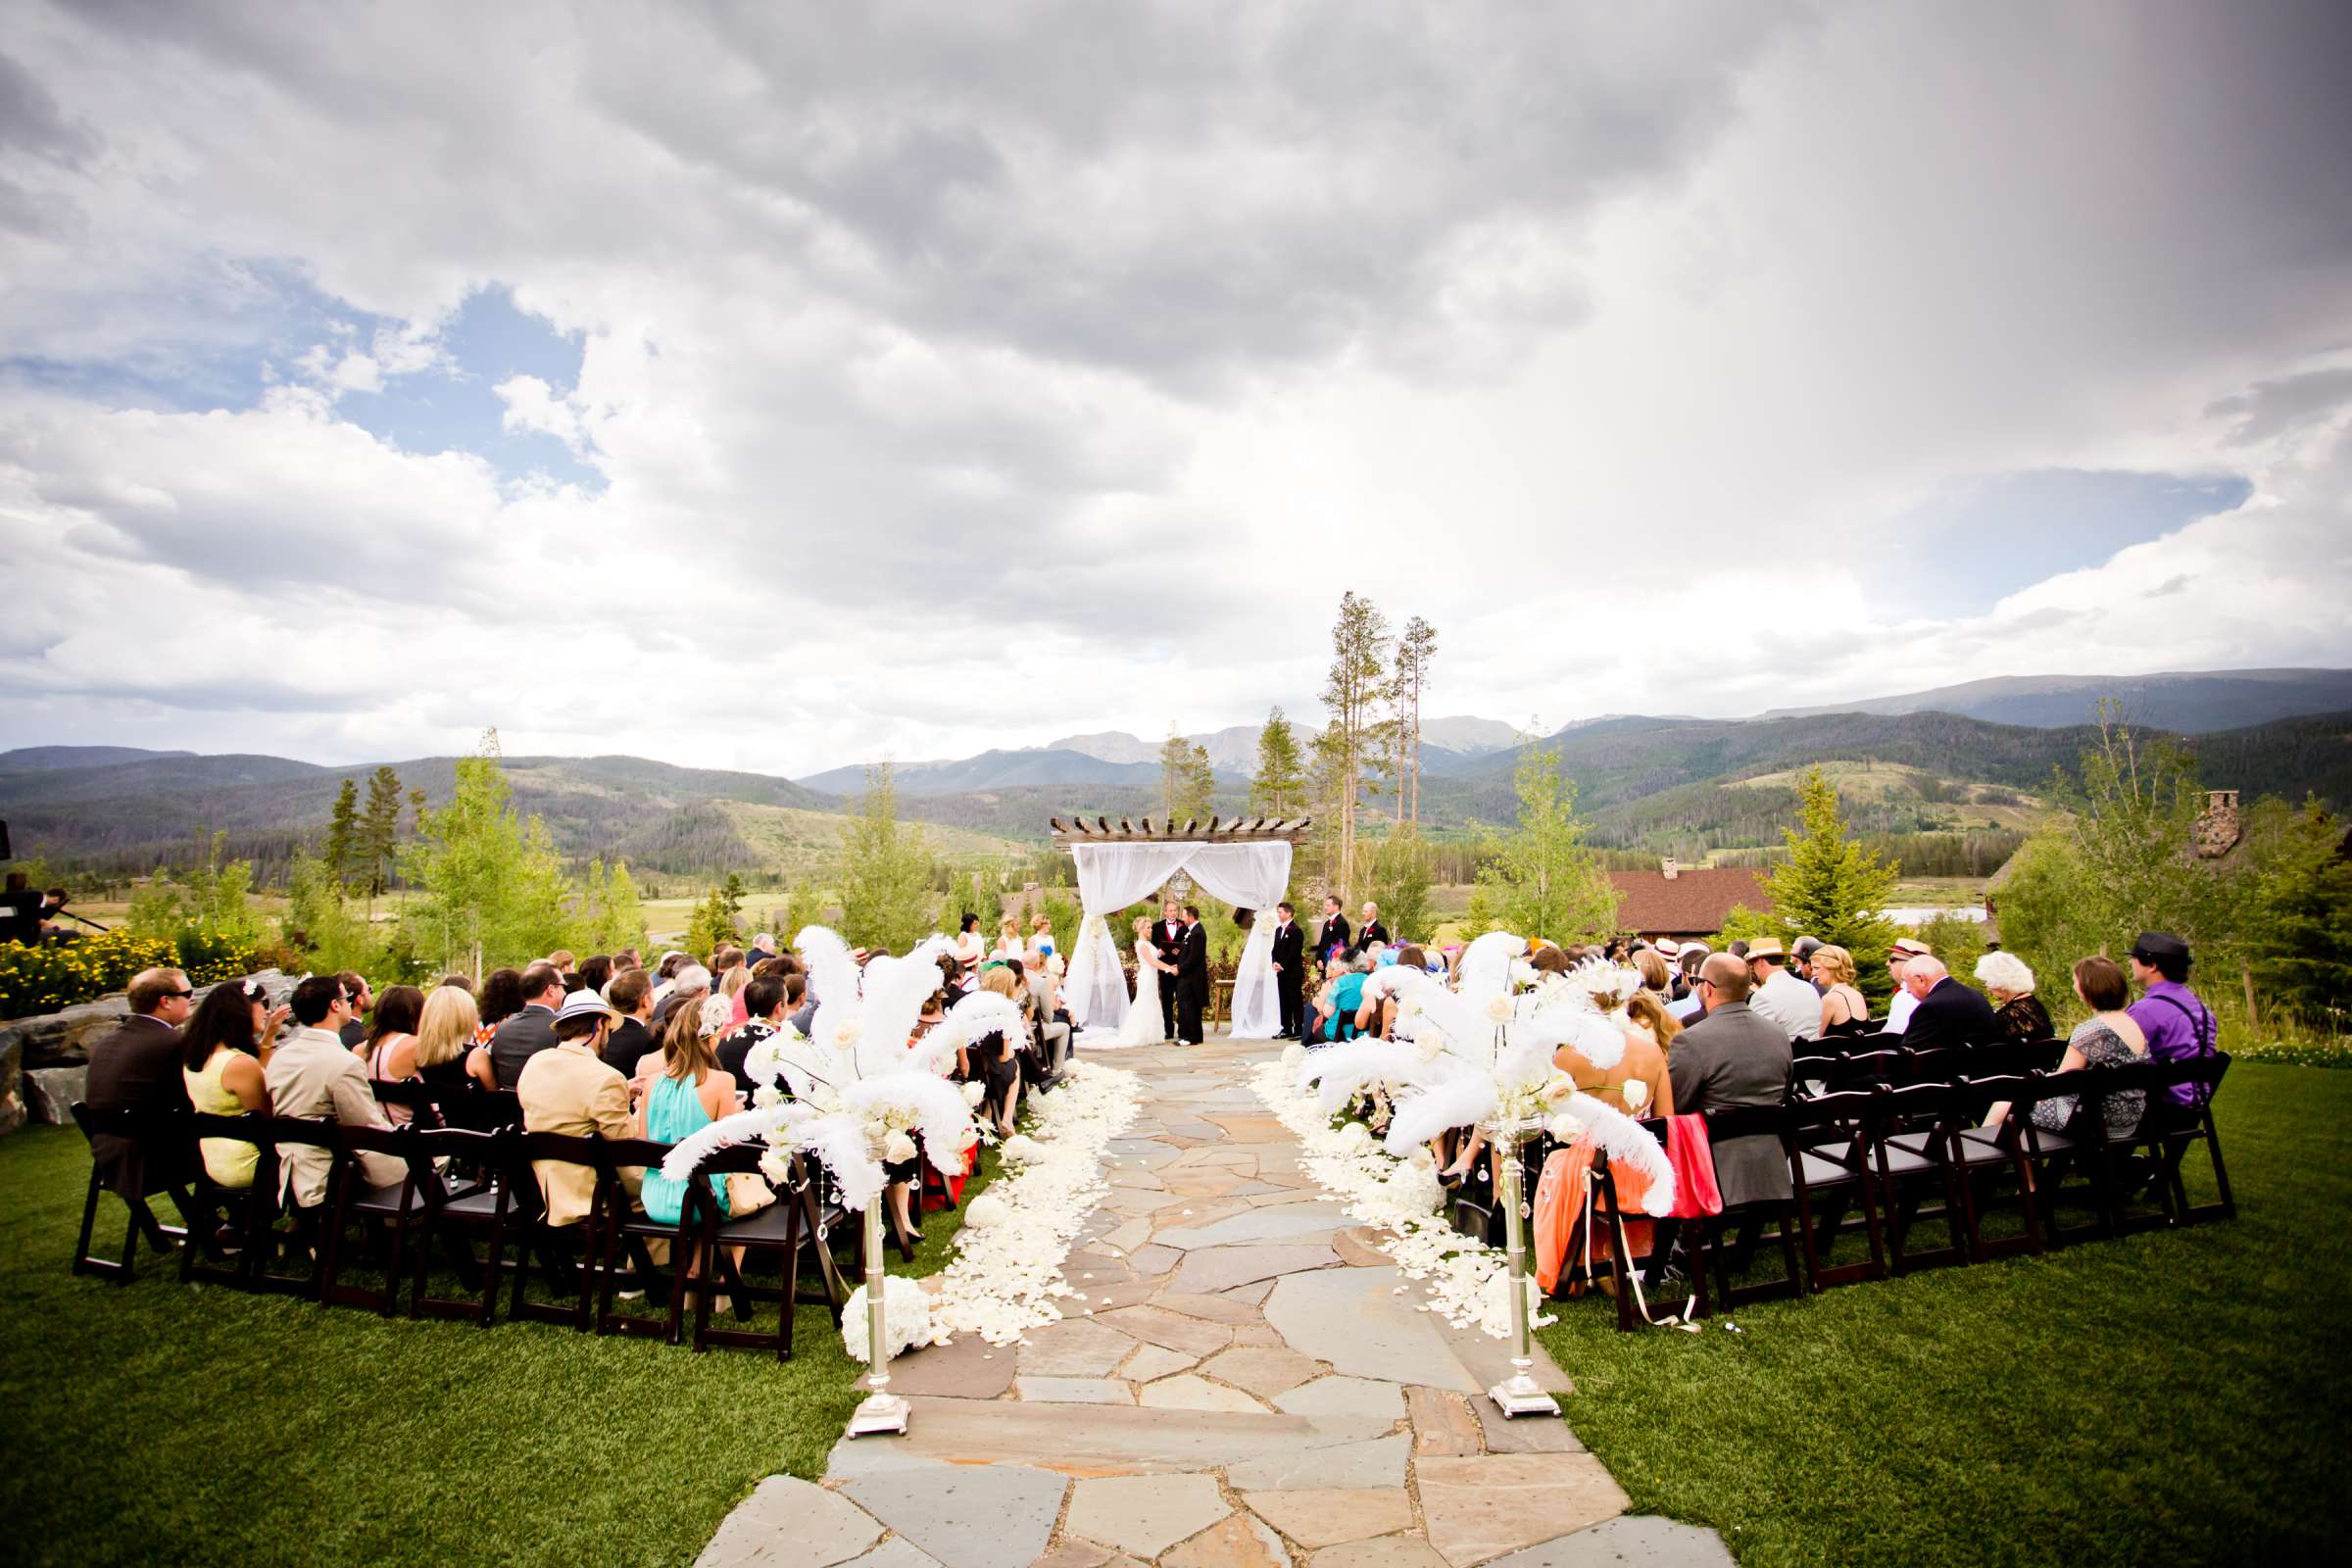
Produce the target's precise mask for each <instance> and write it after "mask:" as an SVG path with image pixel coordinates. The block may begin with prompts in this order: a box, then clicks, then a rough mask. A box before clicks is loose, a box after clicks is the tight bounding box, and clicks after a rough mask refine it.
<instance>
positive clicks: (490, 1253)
mask: <svg viewBox="0 0 2352 1568" xmlns="http://www.w3.org/2000/svg"><path fill="white" fill-rule="evenodd" d="M516 1136H517V1135H516V1134H515V1133H512V1132H496V1133H477V1132H468V1131H466V1130H465V1129H462V1128H446V1129H442V1128H435V1129H428V1130H426V1131H423V1132H419V1133H417V1135H416V1138H415V1140H414V1141H413V1142H412V1143H411V1144H410V1145H409V1148H408V1152H409V1154H410V1156H411V1159H412V1163H411V1165H410V1167H409V1169H410V1173H411V1174H412V1175H413V1176H415V1177H416V1178H417V1196H418V1197H419V1198H420V1199H421V1200H422V1219H421V1221H420V1223H419V1225H418V1227H417V1229H418V1235H417V1258H416V1264H415V1272H414V1273H413V1274H412V1275H411V1276H410V1281H409V1316H411V1317H412V1318H425V1317H432V1318H471V1319H472V1320H473V1321H474V1322H475V1323H477V1324H479V1325H481V1326H482V1327H483V1328H488V1327H489V1326H490V1324H491V1323H492V1322H493V1321H494V1320H495V1319H496V1318H497V1315H498V1287H499V1281H500V1279H501V1277H502V1265H503V1264H504V1261H505V1258H506V1232H507V1216H508V1212H509V1209H510V1208H511V1206H512V1201H513V1187H512V1184H511V1183H510V1182H509V1181H508V1179H507V1173H508V1171H509V1169H510V1167H511V1165H512V1150H511V1147H510V1146H511V1145H512V1144H513V1143H514V1142H515V1138H516ZM444 1160H446V1161H447V1162H448V1166H449V1168H451V1169H459V1168H466V1169H473V1170H480V1171H484V1172H487V1173H488V1178H489V1179H488V1180H486V1181H483V1182H480V1183H477V1184H471V1185H468V1186H465V1187H462V1188H460V1187H453V1186H450V1185H448V1184H447V1181H446V1178H444V1177H442V1176H441V1175H440V1174H439V1168H440V1165H441V1162H442V1161H444ZM419 1163H421V1165H422V1166H423V1167H424V1168H425V1169H429V1170H433V1171H434V1172H435V1175H434V1176H433V1178H432V1179H431V1180H430V1181H429V1182H428V1181H427V1180H426V1179H425V1177H424V1176H423V1174H422V1172H421V1171H419V1169H418V1164H419ZM523 1170H524V1172H525V1174H526V1176H527V1175H528V1173H529V1170H530V1167H529V1165H528V1164H527V1163H526V1164H525V1165H524V1166H523ZM531 1191H532V1192H533V1193H534V1194H535V1193H536V1192H537V1191H538V1188H537V1186H536V1184H533V1185H532V1187H531ZM475 1235H479V1236H480V1237H481V1238H482V1240H483V1241H484V1243H485V1244H486V1247H485V1256H484V1259H483V1260H482V1261H481V1262H479V1263H476V1262H475V1260H474V1256H473V1248H472V1243H471V1241H470V1238H471V1237H472V1236H475ZM436 1239H437V1240H439V1241H440V1242H441V1243H442V1244H443V1247H444V1249H445V1250H447V1251H448V1253H449V1257H450V1263H451V1265H452V1266H453V1267H454V1268H455V1269H456V1270H457V1274H458V1280H459V1283H461V1284H463V1285H465V1286H466V1288H467V1289H469V1290H475V1291H476V1293H477V1294H476V1295H475V1296H474V1297H472V1298H471V1299H467V1298H465V1297H454V1296H434V1295H432V1294H431V1293H430V1291H429V1290H428V1289H427V1275H428V1273H429V1271H430V1269H431V1267H432V1259H433V1243H434V1241H435V1240H436Z"/></svg>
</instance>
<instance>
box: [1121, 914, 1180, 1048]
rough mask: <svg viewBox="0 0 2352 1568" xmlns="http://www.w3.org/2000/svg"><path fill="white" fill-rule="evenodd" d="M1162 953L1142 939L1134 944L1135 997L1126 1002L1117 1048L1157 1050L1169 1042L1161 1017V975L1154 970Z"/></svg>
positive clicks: (1138, 939)
mask: <svg viewBox="0 0 2352 1568" xmlns="http://www.w3.org/2000/svg"><path fill="white" fill-rule="evenodd" d="M1158 957H1159V950H1158V949H1157V948H1155V947H1153V946H1152V944H1151V943H1150V942H1148V941H1145V940H1143V939H1142V938H1140V937H1139V938H1137V939H1136V944H1135V995H1134V996H1131V997H1129V998H1128V999H1127V1016H1125V1017H1124V1018H1121V1019H1120V1020H1119V1038H1118V1039H1117V1040H1115V1041H1113V1042H1111V1043H1112V1044H1113V1045H1115V1046H1122V1047H1124V1046H1156V1045H1158V1044H1159V1043H1160V1042H1161V1041H1162V1040H1164V1039H1166V1038H1167V1031H1166V1029H1165V1028H1164V1026H1163V1023H1162V1020H1161V1018H1160V1016H1159V971H1158V970H1157V969H1154V968H1152V963H1153V962H1155V961H1156V960H1157V959H1158Z"/></svg>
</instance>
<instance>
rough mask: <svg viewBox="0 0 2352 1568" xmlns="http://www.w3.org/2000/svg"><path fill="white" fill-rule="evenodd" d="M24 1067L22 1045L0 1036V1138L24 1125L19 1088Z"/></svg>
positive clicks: (12, 1038) (6, 1036) (22, 1094)
mask: <svg viewBox="0 0 2352 1568" xmlns="http://www.w3.org/2000/svg"><path fill="white" fill-rule="evenodd" d="M24 1066H25V1043H24V1042H23V1041H21V1040H19V1039H17V1038H16V1037H15V1036H14V1035H10V1034H0V1138H5V1137H7V1136H8V1135H9V1134H10V1133H13V1132H15V1131H16V1130H17V1129H18V1128H20V1127H22V1126H24V1125H25V1094H24V1091H23V1090H22V1089H21V1088H20V1087H19V1081H20V1079H21V1078H22V1077H23V1074H24Z"/></svg>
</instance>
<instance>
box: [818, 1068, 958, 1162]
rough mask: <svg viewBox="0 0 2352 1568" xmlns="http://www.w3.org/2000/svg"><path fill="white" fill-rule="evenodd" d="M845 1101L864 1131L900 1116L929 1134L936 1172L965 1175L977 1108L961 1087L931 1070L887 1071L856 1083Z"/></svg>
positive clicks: (927, 1152)
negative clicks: (888, 1117) (894, 1114)
mask: <svg viewBox="0 0 2352 1568" xmlns="http://www.w3.org/2000/svg"><path fill="white" fill-rule="evenodd" d="M841 1098H842V1108H843V1109H844V1110H845V1111H847V1112H848V1113H849V1115H850V1116H851V1117H852V1118H854V1119H855V1120H856V1121H857V1122H858V1123H859V1124H860V1125H861V1126H863V1127H867V1128H870V1127H871V1126H872V1125H873V1124H874V1122H875V1121H876V1120H878V1119H879V1118H880V1117H882V1116H883V1115H884V1114H885V1113H887V1112H890V1111H897V1112H899V1113H900V1119H903V1120H905V1121H907V1122H910V1123H912V1125H913V1126H914V1128H915V1130H916V1131H918V1132H920V1133H921V1134H922V1135H923V1155H924V1157H925V1158H926V1159H928V1160H930V1161H931V1168H932V1169H934V1170H936V1171H938V1172H940V1173H941V1174H942V1175H946V1176H960V1175H962V1174H963V1151H964V1148H965V1146H966V1145H968V1144H970V1143H971V1141H972V1107H971V1106H969V1105H967V1104H965V1103H964V1100H963V1091H962V1090H961V1089H960V1088H958V1087H956V1085H955V1084H952V1083H950V1082H948V1080H946V1079H945V1078H941V1077H937V1076H935V1075H933V1074H931V1073H927V1072H893V1073H884V1074H881V1075H879V1076H877V1077H872V1078H864V1079H860V1080H859V1081H858V1082H857V1083H855V1084H852V1085H851V1086H850V1087H849V1089H848V1090H847V1091H846V1092H844V1094H843V1095H842V1097H841ZM827 1163H828V1164H830V1163H831V1161H829V1160H828V1161H827ZM835 1174H836V1175H837V1176H838V1175H839V1172H836V1173H835Z"/></svg>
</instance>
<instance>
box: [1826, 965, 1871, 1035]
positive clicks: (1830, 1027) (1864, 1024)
mask: <svg viewBox="0 0 2352 1568" xmlns="http://www.w3.org/2000/svg"><path fill="white" fill-rule="evenodd" d="M1813 984H1814V985H1815V986H1816V987H1818V988H1819V989H1820V991H1821V1038H1822V1039H1824V1040H1841V1039H1847V1038H1850V1037H1851V1036H1854V1035H1866V1034H1870V1033H1872V1032H1873V1030H1874V1028H1875V1026H1874V1025H1873V1024H1872V1023H1871V1021H1870V999H1869V998H1868V997H1866V996H1864V995H1863V994H1862V991H1861V988H1860V987H1859V986H1857V985H1855V984H1854V956H1853V955H1852V954H1850V953H1848V952H1846V951H1845V949H1843V948H1841V947H1838V945H1837V944H1836V943H1825V944H1823V945H1822V946H1821V947H1818V948H1815V949H1814V950H1813Z"/></svg>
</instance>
